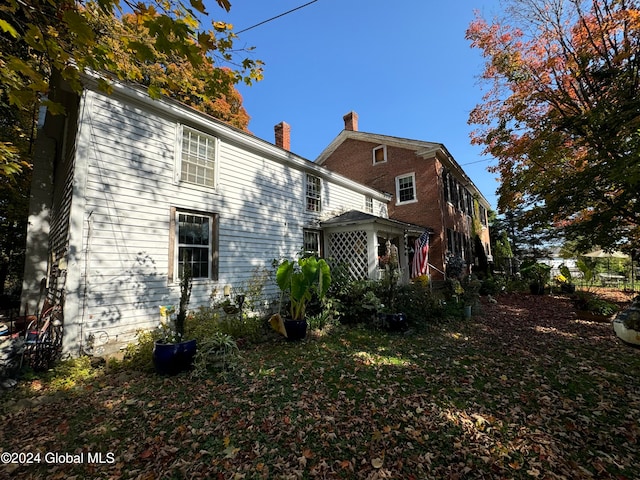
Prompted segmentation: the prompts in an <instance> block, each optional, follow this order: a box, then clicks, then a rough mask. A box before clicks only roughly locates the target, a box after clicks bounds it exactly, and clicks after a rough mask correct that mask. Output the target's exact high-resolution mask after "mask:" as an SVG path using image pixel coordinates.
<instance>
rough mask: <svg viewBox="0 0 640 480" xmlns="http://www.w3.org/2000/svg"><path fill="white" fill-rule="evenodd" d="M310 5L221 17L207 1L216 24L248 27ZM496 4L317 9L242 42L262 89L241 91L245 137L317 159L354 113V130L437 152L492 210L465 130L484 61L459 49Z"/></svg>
mask: <svg viewBox="0 0 640 480" xmlns="http://www.w3.org/2000/svg"><path fill="white" fill-rule="evenodd" d="M308 1H309V0H273V1H265V0H232V7H231V11H230V12H229V13H228V14H226V13H225V12H224V10H222V9H220V8H218V7H217V5H216V4H215V2H213V0H208V2H207V3H208V4H209V5H210V7H209V10H210V14H211V16H212V17H213V18H215V19H216V20H223V21H226V22H228V23H232V24H233V25H234V31H236V32H238V31H240V30H242V29H245V28H248V27H251V26H252V25H255V24H257V23H259V22H262V21H264V20H267V19H269V18H271V17H273V16H276V15H279V14H281V13H283V12H286V11H288V10H290V9H293V8H296V7H298V6H300V5H303V4H305V3H307V2H308ZM498 8H499V0H476V1H468V0H459V1H455V0H449V1H444V2H428V1H425V0H407V1H400V2H393V3H392V2H389V1H388V0H385V1H383V0H318V1H316V2H315V3H312V4H311V5H309V6H307V7H305V8H303V9H300V10H298V11H296V12H293V13H291V14H289V15H286V16H284V17H281V18H278V19H276V20H273V21H271V22H269V23H266V24H264V25H261V26H259V27H257V28H254V29H251V30H249V31H247V32H244V33H241V34H240V35H239V38H238V40H237V43H236V45H237V46H239V47H242V46H247V47H248V46H254V47H256V48H255V51H254V52H253V53H252V56H253V57H254V58H256V59H260V60H263V61H264V62H265V67H264V80H262V81H261V82H258V83H257V84H255V85H253V86H252V87H245V86H240V87H239V90H240V93H241V94H242V96H243V98H244V106H245V108H246V110H247V112H248V113H249V115H250V116H251V122H250V124H249V129H250V131H251V132H252V133H253V134H254V135H256V136H258V137H260V138H263V139H265V140H267V141H270V142H273V140H274V133H273V127H274V125H276V124H277V123H279V122H281V121H285V122H287V123H288V124H289V125H291V150H292V151H293V152H294V153H296V154H298V155H301V156H303V157H305V158H307V159H309V160H315V158H316V157H317V156H318V155H319V154H320V153H321V152H322V150H323V149H324V148H325V147H326V146H327V145H328V144H329V143H330V142H331V141H332V140H333V139H334V138H335V137H336V135H338V134H339V133H340V131H341V130H342V129H343V127H344V123H343V120H342V117H343V115H344V114H346V113H347V112H349V111H351V110H353V111H355V112H357V113H358V116H359V130H361V131H364V132H371V133H379V134H383V135H393V136H398V137H404V138H411V139H416V140H424V141H430V142H438V143H443V144H444V145H445V146H446V147H447V149H448V150H449V152H450V153H451V154H452V155H453V156H454V158H455V159H456V160H457V162H458V163H459V164H460V165H462V166H463V168H464V169H465V171H466V172H467V174H468V175H469V176H470V177H471V179H472V180H473V182H474V183H475V184H476V186H477V187H478V188H479V189H480V191H481V192H482V193H483V194H484V196H485V197H486V198H487V200H489V202H490V203H491V205H492V207H493V208H494V209H495V207H496V196H495V190H496V188H497V186H498V182H497V180H496V175H495V174H493V173H489V172H488V171H487V166H488V165H490V164H492V163H493V160H492V159H491V158H488V157H485V156H482V155H481V148H480V147H476V146H472V145H471V144H470V140H469V132H470V131H471V129H472V127H471V126H469V125H467V118H468V115H469V112H470V111H471V109H472V108H473V107H474V106H475V105H476V104H477V103H478V102H480V100H481V97H482V89H481V87H480V85H479V83H478V75H479V74H480V73H481V71H482V65H483V59H482V57H481V56H480V53H479V52H478V51H477V50H472V49H471V48H470V46H469V42H468V41H467V40H465V38H464V35H465V30H466V28H467V27H468V25H469V23H470V21H471V20H472V19H473V16H474V11H475V10H478V11H480V12H481V14H482V15H483V16H484V17H485V18H487V19H490V18H492V17H493V16H494V14H496V13H499V10H498Z"/></svg>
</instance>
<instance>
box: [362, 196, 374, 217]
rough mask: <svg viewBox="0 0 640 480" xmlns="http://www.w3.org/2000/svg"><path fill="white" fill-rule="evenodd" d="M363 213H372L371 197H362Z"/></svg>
mask: <svg viewBox="0 0 640 480" xmlns="http://www.w3.org/2000/svg"><path fill="white" fill-rule="evenodd" d="M364 211H365V212H367V213H373V197H369V196H367V197H364Z"/></svg>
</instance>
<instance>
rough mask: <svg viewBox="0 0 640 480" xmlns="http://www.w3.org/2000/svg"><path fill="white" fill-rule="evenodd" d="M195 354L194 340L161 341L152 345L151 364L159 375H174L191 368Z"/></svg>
mask: <svg viewBox="0 0 640 480" xmlns="http://www.w3.org/2000/svg"><path fill="white" fill-rule="evenodd" d="M195 355H196V341H195V340H188V341H186V342H179V343H162V342H159V341H156V343H155V344H154V346H153V366H154V367H155V369H156V372H157V373H159V374H160V375H176V374H178V373H180V372H185V371H187V370H191V368H192V367H193V359H194V357H195Z"/></svg>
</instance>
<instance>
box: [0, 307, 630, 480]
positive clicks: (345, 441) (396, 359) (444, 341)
mask: <svg viewBox="0 0 640 480" xmlns="http://www.w3.org/2000/svg"><path fill="white" fill-rule="evenodd" d="M242 354H243V356H242V360H241V365H240V366H239V368H237V369H236V370H235V371H233V372H231V373H228V374H227V375H226V376H225V377H224V378H223V377H220V378H211V379H209V380H206V381H202V380H198V381H194V380H193V379H191V378H190V377H189V376H188V375H183V376H178V377H171V378H162V377H158V376H156V375H155V374H143V373H137V372H114V373H108V374H100V375H98V376H96V377H95V378H93V379H91V380H88V381H86V382H83V383H82V384H79V385H76V386H75V387H73V388H71V389H68V390H56V391H54V390H51V389H48V388H47V385H46V383H41V382H37V381H36V382H32V384H31V385H30V387H31V390H30V391H31V395H33V396H34V397H35V398H33V399H29V398H26V399H25V398H18V397H20V395H22V394H23V393H21V392H24V390H22V391H13V392H9V393H8V394H5V395H4V397H3V398H2V400H3V402H4V403H5V411H6V412H8V413H5V414H4V415H3V419H2V423H1V424H0V446H1V449H2V450H3V451H4V452H22V453H31V454H36V453H37V452H40V454H41V456H40V458H39V460H40V463H39V464H32V465H18V464H9V465H5V466H0V477H5V478H6V477H8V476H9V475H12V476H13V477H14V478H24V479H28V478H54V479H55V478H73V476H74V475H75V478H140V479H152V478H221V479H232V478H247V479H253V478H256V479H260V478H274V479H288V478H292V479H294V478H371V479H373V478H394V479H412V478H415V479H431V478H433V479H456V478H460V479H462V478H464V479H473V478H483V479H487V478H491V479H493V478H496V479H498V478H505V479H506V478H523V479H524V478H527V479H529V478H548V479H555V478H567V479H581V478H585V479H586V478H599V479H600V478H604V479H609V478H611V479H634V478H638V477H639V476H640V446H638V443H639V438H638V437H639V436H640V375H639V374H640V349H634V348H631V347H628V346H625V345H623V344H621V343H620V342H619V341H618V340H617V339H616V337H615V335H614V333H613V330H612V328H611V325H610V324H609V323H593V322H586V321H582V320H578V319H576V317H575V314H574V313H573V308H572V306H571V304H570V303H569V301H568V300H566V299H564V298H561V297H551V296H546V297H534V296H530V295H507V296H503V297H499V299H498V303H497V304H489V303H485V304H483V307H482V312H481V313H479V314H478V315H476V316H474V317H473V319H472V320H471V321H469V322H462V321H461V322H452V323H447V324H444V325H441V326H438V327H433V329H432V331H430V332H427V333H422V334H412V335H403V334H386V333H381V332H372V331H369V330H365V329H358V328H349V329H339V330H337V331H334V332H332V333H331V334H329V335H325V336H315V337H312V338H309V339H308V340H306V341H304V342H302V343H287V342H285V341H274V342H271V343H267V344H262V345H258V346H255V347H249V348H248V349H245V350H243V351H242ZM35 388H40V390H39V391H34V389H35ZM47 452H49V453H48V456H47V455H45V454H46V453H47ZM52 452H57V453H58V454H62V455H64V454H68V455H67V456H63V457H55V456H53V455H52ZM98 453H101V454H102V460H103V461H105V462H106V463H99V461H98V460H99V459H98V458H97V457H96V456H95V455H96V454H98ZM89 454H91V456H90V455H89ZM72 455H75V457H72ZM47 461H49V462H50V463H46V462H47ZM64 461H69V462H78V463H67V464H65V463H62V462H64Z"/></svg>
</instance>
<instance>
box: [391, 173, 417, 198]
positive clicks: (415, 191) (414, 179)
mask: <svg viewBox="0 0 640 480" xmlns="http://www.w3.org/2000/svg"><path fill="white" fill-rule="evenodd" d="M407 177H411V182H412V183H413V199H411V200H405V201H404V202H401V201H400V179H402V178H407ZM417 201H418V191H417V189H416V172H411V173H404V174H402V175H398V176H397V177H396V205H407V204H409V203H416V202H417Z"/></svg>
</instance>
